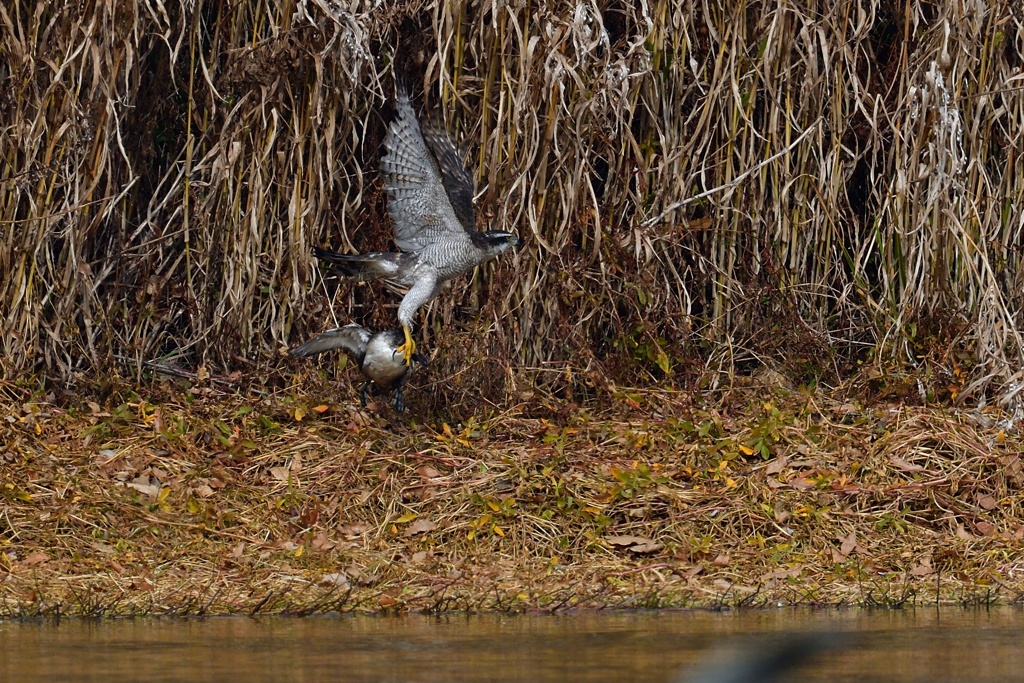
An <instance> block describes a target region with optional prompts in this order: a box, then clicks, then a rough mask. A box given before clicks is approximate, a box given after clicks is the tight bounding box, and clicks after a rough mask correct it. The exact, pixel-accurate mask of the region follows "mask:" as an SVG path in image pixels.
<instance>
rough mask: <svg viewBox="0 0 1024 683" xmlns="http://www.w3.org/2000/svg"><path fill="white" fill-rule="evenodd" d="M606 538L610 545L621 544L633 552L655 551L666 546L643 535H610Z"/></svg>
mask: <svg viewBox="0 0 1024 683" xmlns="http://www.w3.org/2000/svg"><path fill="white" fill-rule="evenodd" d="M604 540H605V541H606V542H607V543H608V544H609V545H614V546H620V547H623V548H625V549H626V550H628V551H630V552H633V553H653V552H657V551H659V550H661V549H662V548H663V547H664V546H662V545H661V544H660V543H658V542H657V541H654V540H652V539H650V538H644V537H643V536H609V537H608V538H606V539H604Z"/></svg>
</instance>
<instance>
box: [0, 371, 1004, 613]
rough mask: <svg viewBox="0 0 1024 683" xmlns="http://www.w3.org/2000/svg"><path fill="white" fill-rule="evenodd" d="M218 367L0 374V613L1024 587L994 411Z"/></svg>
mask: <svg viewBox="0 0 1024 683" xmlns="http://www.w3.org/2000/svg"><path fill="white" fill-rule="evenodd" d="M222 386H223V384H222V383H216V382H211V381H204V382H200V383H198V384H196V385H195V386H192V387H191V388H185V386H184V385H177V384H175V383H173V382H169V381H168V382H164V383H162V384H160V385H157V386H155V387H154V388H153V390H152V391H151V392H150V395H149V396H148V397H146V398H143V397H140V396H139V395H138V394H136V393H134V392H133V391H131V390H130V389H127V388H126V387H123V386H120V385H119V384H118V383H116V382H114V383H111V384H108V385H107V386H106V387H100V388H98V389H99V390H98V391H96V392H95V393H96V394H97V395H99V394H102V393H106V394H107V398H106V400H105V401H103V402H101V403H99V402H96V401H95V400H91V399H81V398H78V397H76V396H74V395H71V394H62V395H51V396H33V395H31V394H30V393H29V392H27V391H25V390H23V389H19V388H18V387H16V386H13V385H10V384H3V385H0V387H2V389H3V391H4V396H5V403H6V405H7V406H8V407H9V408H10V410H9V411H8V412H7V415H6V417H5V419H4V420H3V421H2V422H0V436H2V442H3V444H4V446H3V450H2V452H0V458H2V460H3V466H2V467H0V473H2V480H0V496H2V497H3V506H2V507H3V515H2V521H0V525H2V526H0V551H2V554H0V614H4V615H8V616H12V615H17V616H33V615H35V616H42V615H50V616H56V615H73V614H77V615H87V616H88V615H91V616H116V615H128V614H133V615H137V614H212V613H243V614H245V613H262V612H287V613H297V614H309V613H313V612H321V611H347V610H369V611H381V610H383V611H396V610H397V611H404V610H425V611H443V610H456V609H457V610H478V609H497V610H509V611H521V610H532V609H540V610H559V609H568V608H574V607H658V606H715V605H729V606H740V605H755V606H756V605H768V604H774V603H776V602H779V601H782V602H785V603H797V604H808V603H811V604H866V605H872V604H885V605H889V606H894V605H900V604H903V603H906V602H916V603H928V602H931V601H933V600H941V601H943V602H947V603H948V602H959V603H963V604H978V603H986V604H987V603H991V602H995V601H1004V602H1006V601H1014V602H1016V601H1019V600H1021V599H1022V596H1024V581H1022V576H1021V567H1020V564H1019V558H1020V547H1021V545H1022V543H1024V509H1022V507H1021V496H1020V490H1021V487H1022V486H1024V472H1022V469H1021V462H1020V453H1022V452H1024V442H1022V441H1021V439H1020V438H1019V437H1014V436H1008V435H1007V434H1005V433H1004V432H1003V431H1001V430H1000V429H998V427H997V426H995V425H993V420H994V419H995V418H998V417H1000V416H999V415H998V414H997V413H993V412H992V411H988V412H986V413H980V414H978V415H977V416H976V417H975V418H974V419H973V420H967V419H964V418H959V417H955V416H951V415H947V414H944V413H942V412H941V411H937V410H935V409H929V408H915V407H906V406H897V405H893V406H891V407H889V408H885V409H882V408H865V407H862V406H861V405H859V404H857V403H843V402H840V401H834V400H830V399H828V398H827V397H824V396H821V395H810V394H805V393H797V394H791V393H788V392H785V391H783V390H780V389H777V388H776V389H772V388H770V387H768V386H764V385H756V386H751V387H749V388H747V389H744V390H740V391H735V392H731V393H729V394H726V395H723V396H721V397H719V400H718V401H717V402H716V403H715V404H714V405H707V404H701V403H699V402H694V401H693V400H692V399H690V398H688V397H686V396H684V395H680V394H675V393H670V392H663V391H659V392H624V393H615V394H609V395H603V396H602V397H601V398H602V400H600V401H597V402H593V403H591V404H588V406H581V405H580V404H577V403H572V402H567V401H559V400H558V399H557V398H554V397H552V396H545V395H537V394H535V395H527V394H525V393H524V394H523V395H521V396H520V397H519V398H518V400H511V401H509V405H510V406H511V407H510V408H508V409H507V410H505V411H503V412H492V413H490V414H489V415H487V416H486V418H477V419H470V420H467V421H466V422H464V423H462V424H449V423H447V422H445V421H443V420H442V419H439V418H437V417H436V416H433V415H430V414H428V412H427V411H424V409H423V405H422V402H421V399H422V397H423V396H425V395H428V394H429V392H430V390H431V387H430V386H429V385H426V384H421V385H415V381H414V385H413V386H412V387H411V388H410V404H411V408H410V410H411V412H412V413H413V415H414V417H413V419H412V421H411V422H404V421H402V420H399V419H396V418H395V416H394V414H393V413H392V412H391V411H390V410H389V409H388V408H387V407H386V406H383V407H382V406H378V405H371V406H370V410H369V411H368V412H364V411H357V410H354V409H352V408H350V407H347V406H348V405H350V404H351V399H352V398H353V396H346V397H344V399H343V404H341V405H339V404H337V403H335V402H334V401H325V402H323V403H320V401H321V400H322V397H323V396H327V395H330V393H331V390H330V388H329V386H328V385H326V384H324V383H322V382H319V381H318V380H317V378H316V377H306V378H303V380H302V381H301V382H300V383H298V384H296V385H293V386H289V387H286V388H285V389H284V390H282V391H279V392H277V393H275V394H274V395H269V396H265V397H263V398H259V397H254V398H253V397H248V398H247V396H246V394H245V393H244V392H237V393H228V394H225V393H223V392H222V390H221V388H219V387H222ZM310 390H312V393H305V392H309V391H310ZM348 393H349V394H352V393H353V392H352V391H349V392H348ZM596 404H600V405H603V406H605V408H603V409H597V408H595V407H594V405H596ZM531 414H544V415H547V417H546V418H541V417H530V415H531Z"/></svg>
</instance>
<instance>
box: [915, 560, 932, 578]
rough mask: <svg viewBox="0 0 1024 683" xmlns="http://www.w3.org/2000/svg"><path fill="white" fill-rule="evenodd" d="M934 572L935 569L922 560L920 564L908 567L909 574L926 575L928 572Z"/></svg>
mask: <svg viewBox="0 0 1024 683" xmlns="http://www.w3.org/2000/svg"><path fill="white" fill-rule="evenodd" d="M934 573H935V570H934V569H933V568H931V567H930V566H928V565H927V564H925V563H924V562H921V563H920V564H915V565H914V566H913V567H911V568H910V575H911V576H928V575H929V574H934Z"/></svg>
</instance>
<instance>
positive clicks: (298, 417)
mask: <svg viewBox="0 0 1024 683" xmlns="http://www.w3.org/2000/svg"><path fill="white" fill-rule="evenodd" d="M304 417H306V406H296V407H295V421H296V422H302V418H304Z"/></svg>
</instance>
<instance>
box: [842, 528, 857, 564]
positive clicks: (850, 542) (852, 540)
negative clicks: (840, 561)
mask: <svg viewBox="0 0 1024 683" xmlns="http://www.w3.org/2000/svg"><path fill="white" fill-rule="evenodd" d="M856 549H857V534H856V532H853V531H851V532H850V535H849V536H847V537H846V538H845V539H843V543H842V545H840V546H839V552H840V553H842V555H843V557H844V558H845V557H848V556H849V555H850V553H852V552H853V551H854V550H856Z"/></svg>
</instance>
